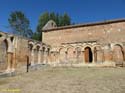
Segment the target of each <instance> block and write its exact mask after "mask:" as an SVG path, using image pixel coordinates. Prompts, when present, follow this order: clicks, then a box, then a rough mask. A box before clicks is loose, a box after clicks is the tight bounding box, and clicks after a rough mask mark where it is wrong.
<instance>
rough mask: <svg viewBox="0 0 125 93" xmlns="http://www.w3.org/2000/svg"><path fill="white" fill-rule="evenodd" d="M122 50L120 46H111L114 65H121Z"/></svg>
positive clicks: (122, 58)
mask: <svg viewBox="0 0 125 93" xmlns="http://www.w3.org/2000/svg"><path fill="white" fill-rule="evenodd" d="M124 59H125V58H124V50H123V47H122V46H121V45H120V44H115V45H114V46H113V61H114V62H116V64H121V63H123V61H124Z"/></svg>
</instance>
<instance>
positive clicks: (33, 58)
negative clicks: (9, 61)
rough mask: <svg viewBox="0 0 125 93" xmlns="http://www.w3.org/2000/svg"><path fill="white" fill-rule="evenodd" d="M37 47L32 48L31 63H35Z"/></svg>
mask: <svg viewBox="0 0 125 93" xmlns="http://www.w3.org/2000/svg"><path fill="white" fill-rule="evenodd" d="M34 53H35V49H32V50H31V65H34V61H35V57H34Z"/></svg>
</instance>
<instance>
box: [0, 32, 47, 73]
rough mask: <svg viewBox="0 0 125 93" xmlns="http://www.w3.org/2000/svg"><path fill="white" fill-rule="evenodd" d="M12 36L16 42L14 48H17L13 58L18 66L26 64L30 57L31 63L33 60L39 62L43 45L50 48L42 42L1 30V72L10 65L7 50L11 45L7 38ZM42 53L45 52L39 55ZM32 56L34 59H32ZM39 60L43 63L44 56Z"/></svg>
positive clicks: (35, 62)
mask: <svg viewBox="0 0 125 93" xmlns="http://www.w3.org/2000/svg"><path fill="white" fill-rule="evenodd" d="M11 37H13V39H14V42H15V43H14V46H13V49H14V50H15V52H14V53H13V54H14V55H16V56H15V57H14V58H13V60H15V61H16V64H15V65H16V66H15V67H16V68H19V67H21V66H26V65H27V61H28V59H29V63H31V61H34V62H33V63H34V64H37V63H38V52H39V51H42V48H43V47H44V48H45V49H47V48H48V45H46V44H44V43H42V42H39V41H35V40H31V39H27V38H24V37H21V36H16V35H12V34H8V33H4V32H0V72H1V71H3V70H6V69H7V66H8V63H7V58H8V57H7V50H8V46H10V45H9V44H8V42H7V39H10V38H11ZM12 44H13V43H12ZM31 46H32V47H31ZM38 47H39V48H38ZM40 49H41V50H40ZM32 50H33V52H32ZM31 52H32V53H33V56H31ZM42 55H43V54H39V57H42ZM27 57H28V58H27ZM32 58H34V59H33V60H32ZM39 59H40V58H39ZM39 61H40V62H41V63H42V62H43V60H42V58H41V60H39ZM16 68H15V69H16Z"/></svg>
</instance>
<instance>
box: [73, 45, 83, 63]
mask: <svg viewBox="0 0 125 93" xmlns="http://www.w3.org/2000/svg"><path fill="white" fill-rule="evenodd" d="M75 51H76V52H75V57H76V61H77V62H82V61H83V55H82V47H81V46H76V48H75Z"/></svg>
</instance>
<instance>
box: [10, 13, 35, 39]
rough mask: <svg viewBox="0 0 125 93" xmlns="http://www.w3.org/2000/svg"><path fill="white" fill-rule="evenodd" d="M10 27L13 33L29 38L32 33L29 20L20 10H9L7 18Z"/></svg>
mask: <svg viewBox="0 0 125 93" xmlns="http://www.w3.org/2000/svg"><path fill="white" fill-rule="evenodd" d="M8 21H9V24H10V27H11V29H12V32H13V34H17V35H21V36H24V37H29V38H31V37H32V35H33V32H32V30H31V29H30V25H29V24H30V22H29V20H28V18H27V17H26V16H25V14H24V13H23V12H21V11H14V12H11V14H10V16H9V18H8Z"/></svg>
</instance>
